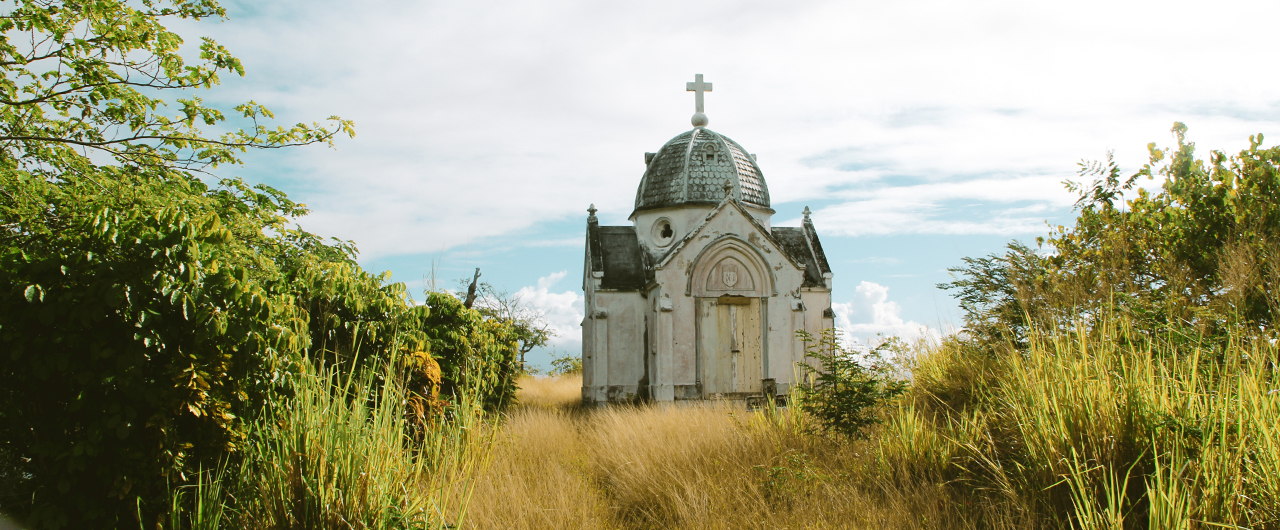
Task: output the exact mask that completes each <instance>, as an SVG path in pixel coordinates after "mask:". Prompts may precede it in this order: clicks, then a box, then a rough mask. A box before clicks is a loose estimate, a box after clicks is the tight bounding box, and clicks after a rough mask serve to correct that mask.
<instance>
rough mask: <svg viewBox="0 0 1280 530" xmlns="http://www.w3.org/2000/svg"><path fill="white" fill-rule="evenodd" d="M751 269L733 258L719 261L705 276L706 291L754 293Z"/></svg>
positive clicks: (754, 284)
mask: <svg viewBox="0 0 1280 530" xmlns="http://www.w3.org/2000/svg"><path fill="white" fill-rule="evenodd" d="M755 289H756V282H755V278H753V277H752V274H751V269H750V268H748V267H747V266H746V265H743V264H742V262H741V261H738V259H736V258H734V257H725V258H724V259H721V260H720V261H719V262H718V263H716V264H715V266H714V267H712V268H711V273H710V274H708V275H707V290H708V291H754V290H755Z"/></svg>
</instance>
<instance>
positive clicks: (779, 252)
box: [655, 197, 806, 294]
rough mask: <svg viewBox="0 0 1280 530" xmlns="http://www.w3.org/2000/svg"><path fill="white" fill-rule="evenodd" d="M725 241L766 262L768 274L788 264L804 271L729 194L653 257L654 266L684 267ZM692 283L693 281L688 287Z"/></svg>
mask: <svg viewBox="0 0 1280 530" xmlns="http://www.w3.org/2000/svg"><path fill="white" fill-rule="evenodd" d="M726 240H735V245H737V246H739V247H741V248H742V249H743V250H744V251H749V252H750V253H752V254H756V255H757V256H758V258H759V259H760V260H761V262H762V263H764V264H767V265H765V269H767V271H768V272H767V274H769V275H770V276H773V275H775V274H776V272H777V271H780V270H781V269H782V268H783V267H790V268H791V269H793V270H797V271H803V270H805V268H806V265H805V264H804V262H803V261H799V260H797V259H796V258H795V257H794V256H792V255H791V253H790V252H788V251H787V249H786V248H784V247H783V246H782V245H780V244H779V243H778V241H776V240H775V239H774V237H773V235H772V234H771V233H770V232H769V230H768V229H766V228H765V227H764V225H763V224H761V223H760V222H759V221H757V220H756V218H755V216H753V215H752V214H751V212H750V211H748V210H747V209H746V208H745V207H744V206H743V205H742V203H741V202H739V201H737V200H735V199H733V198H732V197H730V198H726V199H725V200H723V201H721V202H720V204H718V205H716V207H715V208H713V209H712V210H711V211H710V212H708V213H707V215H706V216H705V217H703V219H702V221H701V222H700V223H698V225H696V226H694V227H693V228H692V229H691V230H689V231H688V232H687V233H686V234H685V235H684V237H682V238H681V239H680V240H679V241H678V242H676V243H675V244H674V245H672V246H671V249H670V250H668V251H667V252H666V253H664V254H662V255H661V256H660V257H658V259H657V260H655V261H656V262H657V263H656V267H657V268H667V267H671V266H678V265H679V262H680V261H683V262H684V263H685V265H684V266H686V267H689V266H692V265H693V264H695V263H698V262H699V261H701V260H702V258H703V255H704V254H705V253H706V252H707V251H708V250H709V249H713V248H714V247H716V246H717V245H718V244H720V243H722V242H724V241H726ZM769 283H774V282H772V281H771V282H769ZM691 286H692V283H691V284H690V289H691V288H692V287H691ZM686 290H688V289H686ZM775 294H776V293H775Z"/></svg>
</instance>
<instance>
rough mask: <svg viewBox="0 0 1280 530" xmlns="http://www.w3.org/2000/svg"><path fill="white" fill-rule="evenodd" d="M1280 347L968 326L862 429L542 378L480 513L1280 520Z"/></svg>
mask: <svg viewBox="0 0 1280 530" xmlns="http://www.w3.org/2000/svg"><path fill="white" fill-rule="evenodd" d="M1079 329H1084V328H1083V327H1080V328H1079ZM1277 354H1280V350H1278V349H1277V347H1276V346H1275V345H1273V344H1272V343H1270V342H1267V341H1256V340H1246V339H1243V338H1240V337H1232V338H1231V340H1229V341H1227V342H1226V343H1222V342H1220V341H1219V342H1215V343H1210V342H1208V341H1205V342H1199V341H1196V340H1187V338H1186V337H1175V336H1168V337H1161V336H1154V335H1150V334H1146V333H1139V332H1137V331H1135V330H1133V329H1131V328H1129V327H1127V326H1126V325H1125V322H1124V321H1123V320H1122V319H1115V320H1113V321H1111V322H1110V323H1109V324H1107V325H1105V326H1100V327H1095V328H1092V329H1089V330H1088V331H1087V332H1084V331H1077V332H1070V333H1068V332H1065V331H1060V332H1055V333H1050V334H1041V335H1037V336H1035V337H1034V340H1033V341H1032V342H1031V346H1030V348H1029V349H1027V350H1025V351H1022V352H1016V351H1012V350H1011V351H1009V352H1008V353H1007V354H1005V355H981V354H978V353H977V352H975V350H974V349H973V348H971V347H967V346H966V345H965V344H964V343H963V342H960V341H950V342H946V343H944V344H941V345H937V346H932V347H929V348H927V349H926V350H925V351H922V352H921V354H920V356H919V357H918V361H917V362H916V363H915V365H914V366H913V367H912V374H913V381H912V389H911V392H910V394H909V395H907V396H906V397H904V398H903V399H901V400H899V401H898V402H896V403H893V404H890V406H888V407H886V409H885V410H884V411H883V414H884V416H883V417H884V419H885V422H884V423H883V424H882V425H880V426H879V427H877V428H876V429H875V430H874V431H873V432H872V436H871V439H870V440H868V441H863V442H857V441H850V440H847V439H842V438H838V437H831V436H823V435H820V434H818V433H816V432H814V431H813V430H812V429H809V428H807V427H808V425H806V424H807V423H808V422H811V421H812V420H811V419H807V418H805V417H803V416H801V415H799V413H797V412H793V411H787V410H766V411H760V412H747V411H746V410H743V409H740V408H734V407H731V406H728V405H725V404H705V405H698V406H646V407H611V408H605V409H580V408H576V407H573V406H566V404H571V403H574V402H576V400H577V392H578V386H579V385H580V382H579V381H578V380H576V379H567V378H566V379H549V380H526V381H524V382H522V387H523V388H524V389H525V390H523V391H522V394H521V399H522V401H523V402H524V403H525V405H523V406H522V407H521V408H518V409H516V410H514V411H512V412H511V413H510V415H509V417H508V420H507V422H506V424H505V425H504V426H503V428H502V432H501V434H500V435H499V442H498V445H497V447H496V449H495V453H494V458H493V463H492V466H491V467H490V468H489V469H487V470H486V471H485V472H484V474H483V475H482V476H481V478H480V480H479V483H478V485H477V495H476V502H475V504H474V505H473V510H472V512H471V514H470V515H471V517H470V518H469V519H468V521H467V522H466V523H467V526H468V527H472V528H620V529H630V528H637V529H639V528H1078V529H1102V528H1105V529H1138V528H1150V529H1165V528H1172V529H1209V528H1259V529H1266V528H1280V375H1278V373H1277V365H1276V362H1277ZM557 392H558V393H559V395H558V396H557V395H556V394H557Z"/></svg>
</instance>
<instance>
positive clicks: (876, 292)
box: [831, 281, 942, 346]
mask: <svg viewBox="0 0 1280 530" xmlns="http://www.w3.org/2000/svg"><path fill="white" fill-rule="evenodd" d="M856 293H857V294H855V295H854V298H853V300H850V301H849V302H848V303H839V302H836V303H833V304H831V309H832V310H833V311H834V312H835V314H836V320H835V324H836V329H838V330H840V331H841V332H842V333H843V334H844V336H845V337H847V338H849V339H852V340H853V341H855V342H856V343H857V344H858V345H861V346H867V345H870V344H873V343H874V342H875V341H876V340H877V336H879V335H883V336H885V337H891V336H897V337H901V338H902V339H904V340H906V341H907V342H909V343H910V342H915V341H917V340H920V339H925V340H935V341H936V340H938V339H939V338H941V336H942V335H941V333H939V332H938V330H933V329H929V328H928V326H925V325H924V324H920V323H919V322H915V321H910V320H903V318H902V306H900V305H898V303H897V302H894V301H892V300H889V288H888V287H886V286H883V285H880V284H878V283H875V282H868V281H863V282H862V283H860V284H858V288H857V292H856Z"/></svg>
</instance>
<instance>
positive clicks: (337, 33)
mask: <svg viewBox="0 0 1280 530" xmlns="http://www.w3.org/2000/svg"><path fill="white" fill-rule="evenodd" d="M230 7H231V8H232V9H231V10H232V18H231V20H230V21H229V22H226V23H222V24H217V23H213V24H209V23H200V24H194V25H191V26H184V25H185V24H187V23H179V24H176V25H175V26H178V27H179V30H180V31H181V32H182V33H183V34H185V35H189V36H191V37H190V38H188V43H189V44H191V43H197V42H198V40H197V39H195V38H194V37H195V36H198V35H206V34H209V35H212V36H213V37H215V38H217V39H218V40H219V41H220V42H221V43H222V44H225V45H227V46H228V47H229V48H230V49H231V50H232V51H233V52H235V53H237V54H238V55H239V56H240V57H241V58H242V59H243V60H244V63H245V66H246V68H247V70H248V72H249V77H248V78H245V79H232V78H231V77H230V76H228V77H227V78H226V79H225V81H226V85H225V86H224V87H223V89H222V90H220V91H219V92H217V93H216V97H217V98H219V100H221V101H226V102H239V101H243V100H247V99H255V100H257V101H259V102H262V103H264V104H266V105H268V106H270V107H271V108H273V109H274V110H276V111H277V115H278V116H280V118H281V119H280V121H281V122H282V123H293V122H295V121H302V120H307V121H309V120H313V119H316V118H321V117H324V116H328V115H330V114H338V115H341V116H343V117H345V118H349V119H354V120H355V121H356V126H357V130H358V131H359V133H360V135H359V136H358V137H357V138H356V139H355V140H342V141H340V142H339V144H338V149H337V150H324V149H312V148H308V149H307V150H304V151H299V152H295V153H293V154H284V155H283V156H281V155H280V154H279V153H271V156H263V157H253V158H252V160H253V162H254V163H255V164H264V163H265V164H266V165H265V166H264V167H262V168H260V169H253V168H248V169H247V170H248V171H259V172H260V174H261V176H262V178H263V179H266V180H272V179H276V180H279V179H285V180H288V181H289V182H287V183H283V184H288V185H287V186H282V187H283V188H284V189H287V190H289V191H290V192H291V195H292V196H294V197H295V198H298V199H301V200H303V201H305V202H307V203H308V204H309V205H310V206H311V207H312V210H313V214H312V216H311V217H310V218H308V219H307V220H306V221H305V223H304V225H305V226H306V227H307V228H309V229H312V230H314V231H317V232H319V233H322V234H325V235H335V236H338V237H341V238H343V239H354V240H356V241H357V242H358V243H359V244H360V248H361V249H362V251H363V252H364V255H365V256H366V257H367V258H373V257H380V256H389V255H405V254H421V253H431V252H438V251H441V250H443V249H449V248H454V247H456V246H458V245H461V244H464V243H466V242H468V241H471V240H474V239H476V238H481V237H486V236H494V235H499V234H504V233H510V232H512V231H517V230H521V229H525V228H528V227H530V226H532V225H533V224H535V223H538V222H541V221H546V220H552V219H563V218H566V217H567V216H574V215H578V216H581V215H583V211H582V210H584V209H585V207H586V205H587V204H588V203H595V204H596V205H597V206H598V207H599V208H600V209H601V216H602V222H605V223H608V224H616V223H620V222H624V219H625V217H626V216H627V214H629V213H630V208H631V201H632V198H633V197H634V193H635V188H636V185H637V184H638V181H639V178H640V176H641V174H642V172H643V169H644V167H643V164H642V163H641V161H642V158H641V153H643V152H644V151H654V150H656V149H657V148H658V147H659V146H660V145H661V144H662V143H663V142H664V141H666V140H667V139H668V138H670V137H672V136H674V135H675V134H677V133H679V132H681V131H682V130H684V129H686V128H687V127H688V121H687V119H688V116H689V114H691V112H692V101H691V99H692V98H691V96H690V95H688V94H686V93H685V92H684V90H683V89H684V86H683V84H684V82H685V81H688V80H690V79H691V78H692V75H693V74H694V73H698V72H701V73H704V74H706V75H707V80H708V81H711V82H713V83H714V84H715V87H716V89H715V92H713V93H711V94H709V95H708V96H707V98H708V99H707V111H708V114H709V115H710V117H711V127H712V128H713V129H715V130H717V131H719V132H722V133H725V134H728V135H729V136H731V137H733V138H734V139H735V140H738V141H739V142H740V143H742V144H743V145H744V146H745V147H747V149H749V150H751V151H753V152H755V153H757V154H758V155H759V160H760V164H761V166H762V167H763V169H764V172H765V175H766V177H767V178H768V179H769V186H770V192H771V195H772V197H773V199H774V201H775V202H777V203H782V202H794V201H809V200H814V201H824V204H829V202H826V201H830V200H832V199H834V200H836V201H837V203H836V204H834V205H829V206H826V207H824V208H821V209H819V212H818V214H817V216H818V217H817V218H818V220H819V221H820V223H826V224H827V225H828V226H833V227H834V228H833V229H834V230H837V231H838V232H839V233H844V234H849V235H855V234H897V233H948V234H952V233H966V234H967V233H987V234H1005V235H1007V234H1012V233H1020V232H1027V231H1032V232H1034V231H1040V230H1041V228H1040V225H1038V221H1039V220H1041V219H1042V217H1039V218H1038V217H1036V213H1037V212H1033V211H1024V210H1020V209H1023V208H1028V207H1042V208H1048V209H1052V208H1061V207H1062V206H1061V205H1062V204H1063V201H1062V200H1060V199H1059V198H1058V197H1059V196H1060V195H1062V194H1063V192H1062V191H1061V188H1060V186H1059V185H1058V182H1059V181H1061V180H1062V179H1063V178H1068V177H1070V176H1071V175H1072V174H1073V171H1074V168H1075V162H1076V161H1077V160H1079V159H1080V158H1100V157H1102V156H1104V154H1105V152H1106V150H1107V149H1116V154H1117V158H1118V160H1119V161H1120V162H1121V164H1122V165H1123V167H1125V168H1126V169H1129V170H1132V169H1136V168H1137V167H1138V166H1140V165H1141V163H1142V162H1143V161H1144V160H1145V148H1144V147H1145V145H1146V144H1147V142H1149V141H1152V140H1157V141H1160V142H1161V143H1162V144H1165V145H1167V144H1168V140H1169V137H1168V135H1167V133H1166V132H1165V131H1167V130H1168V128H1169V126H1170V125H1171V124H1172V122H1173V121H1175V120H1179V119H1181V120H1185V121H1188V122H1189V125H1190V126H1191V134H1192V139H1194V140H1195V141H1196V142H1197V144H1198V145H1199V146H1200V147H1201V148H1202V149H1203V148H1206V147H1212V148H1233V149H1238V148H1240V147H1242V146H1243V145H1244V139H1245V138H1246V137H1247V136H1248V135H1249V134H1251V133H1255V132H1259V131H1261V132H1267V133H1272V134H1271V137H1280V135H1277V134H1276V133H1277V132H1280V131H1276V129H1277V126H1280V112H1277V101H1280V97H1277V96H1276V95H1275V92H1274V90H1273V89H1272V87H1274V86H1276V85H1278V84H1280V70H1276V69H1266V68H1261V69H1260V68H1258V67H1257V63H1256V61H1257V55H1256V54H1255V53H1249V52H1252V51H1253V50H1258V49H1268V48H1269V47H1270V46H1271V45H1272V42H1271V40H1272V38H1271V37H1270V35H1271V34H1272V31H1271V29H1270V27H1269V26H1268V24H1270V21H1272V20H1275V19H1276V18H1277V16H1278V15H1280V3H1274V2H1272V3H1264V2H1248V1H1235V2H1233V1H1224V2H1218V3H1215V4H1214V5H1213V6H1212V7H1211V8H1210V7H1206V6H1205V5H1204V4H1199V3H1189V2H1186V3H1181V2H1176V1H1174V2H1165V1H1162V2H1144V1H1139V2H1124V3H1119V4H1117V3H1115V2H1104V1H1096V2H1092V1H1083V2H1073V3H1070V5H1069V7H1068V5H1067V4H1052V3H1035V2H1004V1H977V2H965V3H954V2H944V1H941V0H938V1H908V2H844V1H838V0H811V1H797V2H788V3H773V2H758V1H757V2H747V3H742V2H729V1H728V0H714V1H694V2H687V1H676V0H655V1H654V2H646V3H600V2H589V1H587V0H543V1H523V0H521V1H516V0H505V1H504V0H499V1H497V2H428V3H407V4H406V3H404V2H392V1H389V0H375V1H370V2H364V3H361V4H360V5H359V6H353V5H350V4H346V3H339V2H336V1H332V0H314V1H310V2H301V1H298V0H293V1H282V2H274V3H269V4H261V3H249V2H244V3H241V4H235V3H234V2H233V3H232V4H231V6H230ZM1246 12H1247V13H1249V16H1243V17H1242V16H1240V13H1246ZM1171 36H1176V38H1171ZM1181 65H1204V66H1205V67H1209V65H1211V66H1212V68H1213V69H1214V71H1221V72H1248V73H1249V82H1247V83H1221V82H1220V81H1219V77H1215V76H1212V75H1196V74H1194V73H1187V72H1184V71H1182V70H1179V68H1181V67H1182V66H1181ZM206 99H209V100H212V99H213V98H206ZM235 172H240V173H243V171H235ZM899 177H905V178H907V180H898V179H899ZM967 201H969V202H971V201H979V202H982V201H985V202H986V203H989V204H990V205H992V206H991V208H990V210H989V211H988V210H983V209H977V210H974V209H965V208H964V207H963V206H964V205H965V204H967ZM824 218H825V219H826V220H825V221H824ZM863 224H865V226H864V225H863ZM547 239H548V240H552V241H554V240H555V239H556V237H549V238H547Z"/></svg>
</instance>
